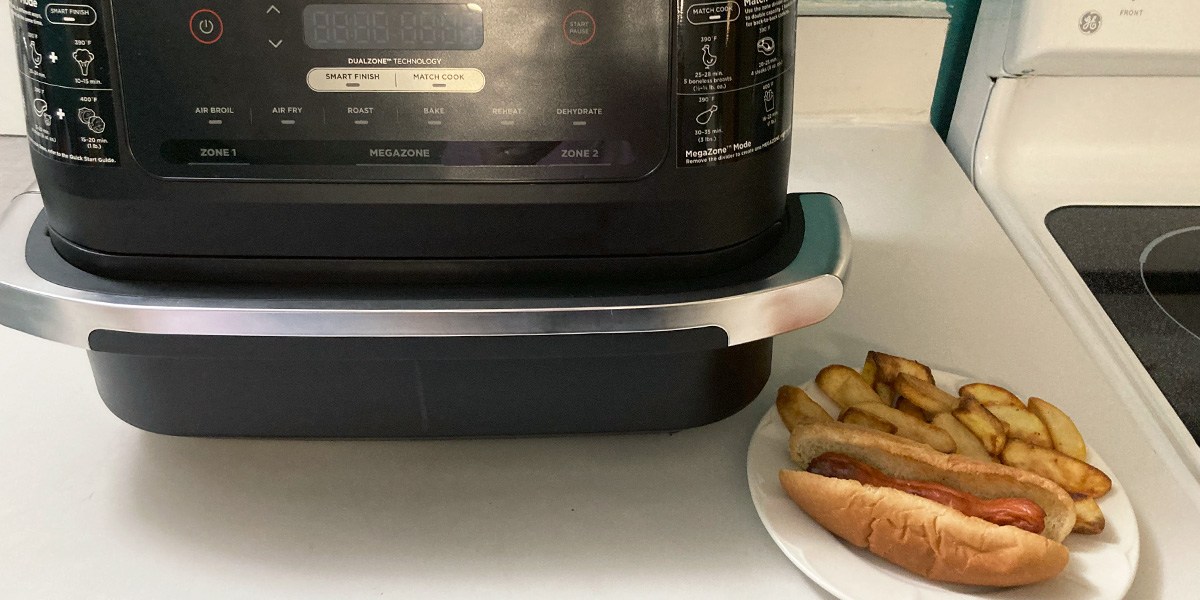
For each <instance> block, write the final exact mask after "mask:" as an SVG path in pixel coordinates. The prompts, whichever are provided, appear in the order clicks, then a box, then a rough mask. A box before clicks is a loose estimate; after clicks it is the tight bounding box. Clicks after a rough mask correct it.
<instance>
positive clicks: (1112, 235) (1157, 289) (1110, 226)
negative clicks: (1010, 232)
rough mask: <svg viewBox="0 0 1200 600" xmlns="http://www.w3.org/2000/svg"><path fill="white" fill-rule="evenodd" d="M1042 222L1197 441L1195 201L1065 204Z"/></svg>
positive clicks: (1199, 241) (1199, 232)
mask: <svg viewBox="0 0 1200 600" xmlns="http://www.w3.org/2000/svg"><path fill="white" fill-rule="evenodd" d="M1046 227H1047V228H1048V229H1049V230H1050V233H1051V235H1053V236H1054V239H1055V241H1057V242H1058V244H1059V246H1061V247H1062V249H1063V251H1064V252H1065V253H1066V255H1067V258H1068V259H1070V261H1071V264H1072V265H1073V266H1074V267H1075V269H1076V270H1077V271H1079V274H1080V275H1081V276H1082V277H1083V280H1084V282H1085V283H1086V284H1087V286H1088V289H1090V290H1091V292H1092V294H1094V295H1095V296H1096V299H1097V300H1098V301H1099V302H1100V305H1101V306H1102V307H1104V311H1105V312H1107V313H1108V317H1109V318H1110V319H1112V322H1113V324H1114V325H1116V327H1117V329H1118V330H1119V331H1120V332H1121V335H1122V336H1124V337H1125V341H1126V342H1127V343H1128V344H1129V346H1130V347H1131V348H1132V349H1133V352H1134V354H1136V355H1137V357H1138V360H1140V361H1141V363H1142V366H1144V367H1145V368H1146V371H1147V372H1148V373H1149V374H1150V377H1151V378H1153V379H1154V383H1155V384H1157V385H1158V388H1159V389H1160V390H1161V391H1162V393H1163V395H1164V396H1166V398H1167V401H1168V402H1170V403H1171V406H1172V407H1173V408H1174V409H1175V412H1176V413H1178V414H1179V417H1180V418H1181V419H1182V420H1183V423H1184V425H1186V426H1187V428H1188V431H1190V432H1191V434H1192V437H1193V438H1196V439H1197V440H1198V441H1200V206H1196V207H1191V206H1067V207H1063V208H1059V209H1057V210H1054V211H1053V212H1051V213H1050V214H1049V215H1046Z"/></svg>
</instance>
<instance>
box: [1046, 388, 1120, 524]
mask: <svg viewBox="0 0 1200 600" xmlns="http://www.w3.org/2000/svg"><path fill="white" fill-rule="evenodd" d="M1029 411H1030V412H1032V413H1033V414H1035V415H1037V417H1038V418H1039V419H1041V420H1042V422H1043V423H1045V424H1046V429H1047V430H1049V431H1050V441H1051V442H1053V444H1054V449H1055V450H1058V451H1059V452H1062V453H1063V454H1066V455H1067V456H1070V457H1071V458H1076V459H1079V460H1087V445H1086V444H1084V442H1083V436H1082V435H1080V433H1079V428H1078V427H1076V426H1075V422H1074V421H1072V420H1071V417H1068V416H1067V413H1065V412H1063V411H1062V410H1061V409H1060V408H1058V407H1057V406H1054V405H1053V404H1050V403H1049V402H1046V401H1045V400H1042V399H1041V398H1030V399H1029ZM1101 526H1102V527H1103V523H1102V524H1101Z"/></svg>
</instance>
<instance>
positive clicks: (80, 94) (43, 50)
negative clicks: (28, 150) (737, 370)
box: [9, 0, 120, 166]
mask: <svg viewBox="0 0 1200 600" xmlns="http://www.w3.org/2000/svg"><path fill="white" fill-rule="evenodd" d="M9 5H10V8H11V9H12V22H13V34H14V35H15V37H16V40H17V62H18V67H19V71H20V74H21V92H22V97H23V98H24V101H25V126H26V130H27V131H28V133H29V144H30V145H31V146H32V147H33V148H34V149H35V150H36V151H37V152H39V153H41V154H42V155H44V156H47V157H49V158H51V159H54V160H57V161H59V162H64V163H69V164H78V165H95V166H106V165H109V166H111V165H116V164H117V163H118V162H119V159H120V147H119V146H118V144H117V138H116V123H115V122H114V121H115V116H114V115H115V114H116V109H115V106H114V102H113V90H112V80H111V77H110V69H109V62H108V50H107V46H106V45H105V40H104V36H105V33H104V26H103V23H102V22H101V20H100V15H101V12H100V1H99V0H72V2H70V3H53V2H44V1H42V2H35V1H33V0H10V2H9Z"/></svg>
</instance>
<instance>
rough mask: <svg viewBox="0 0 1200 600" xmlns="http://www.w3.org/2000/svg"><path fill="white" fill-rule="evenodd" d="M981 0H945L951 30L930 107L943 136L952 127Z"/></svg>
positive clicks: (931, 116) (937, 127)
mask: <svg viewBox="0 0 1200 600" xmlns="http://www.w3.org/2000/svg"><path fill="white" fill-rule="evenodd" d="M980 1H981V0H946V9H947V10H948V11H950V31H949V33H947V35H946V50H945V53H944V54H943V55H942V72H941V75H940V76H939V77H938V85H937V90H936V91H935V92H934V94H933V107H932V108H931V109H930V120H931V121H932V122H933V126H934V128H935V129H937V131H938V133H939V134H941V136H942V138H945V137H946V132H947V131H949V130H950V117H951V116H953V114H954V101H955V100H956V99H957V98H958V86H959V84H960V83H962V72H963V66H964V65H966V63H967V50H968V49H969V48H970V47H971V34H973V33H974V32H975V18H976V17H977V16H979V3H980Z"/></svg>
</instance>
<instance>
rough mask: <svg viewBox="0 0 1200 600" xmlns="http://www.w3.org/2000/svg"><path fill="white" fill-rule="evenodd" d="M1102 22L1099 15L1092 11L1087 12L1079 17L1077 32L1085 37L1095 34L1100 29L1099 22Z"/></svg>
mask: <svg viewBox="0 0 1200 600" xmlns="http://www.w3.org/2000/svg"><path fill="white" fill-rule="evenodd" d="M1102 20H1103V19H1101V18H1100V13H1098V12H1096V11H1094V10H1089V11H1087V12H1085V13H1083V16H1082V17H1079V30H1080V31H1082V32H1083V33H1084V34H1086V35H1091V34H1093V33H1096V32H1097V31H1099V29H1100V22H1101V21H1102Z"/></svg>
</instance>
